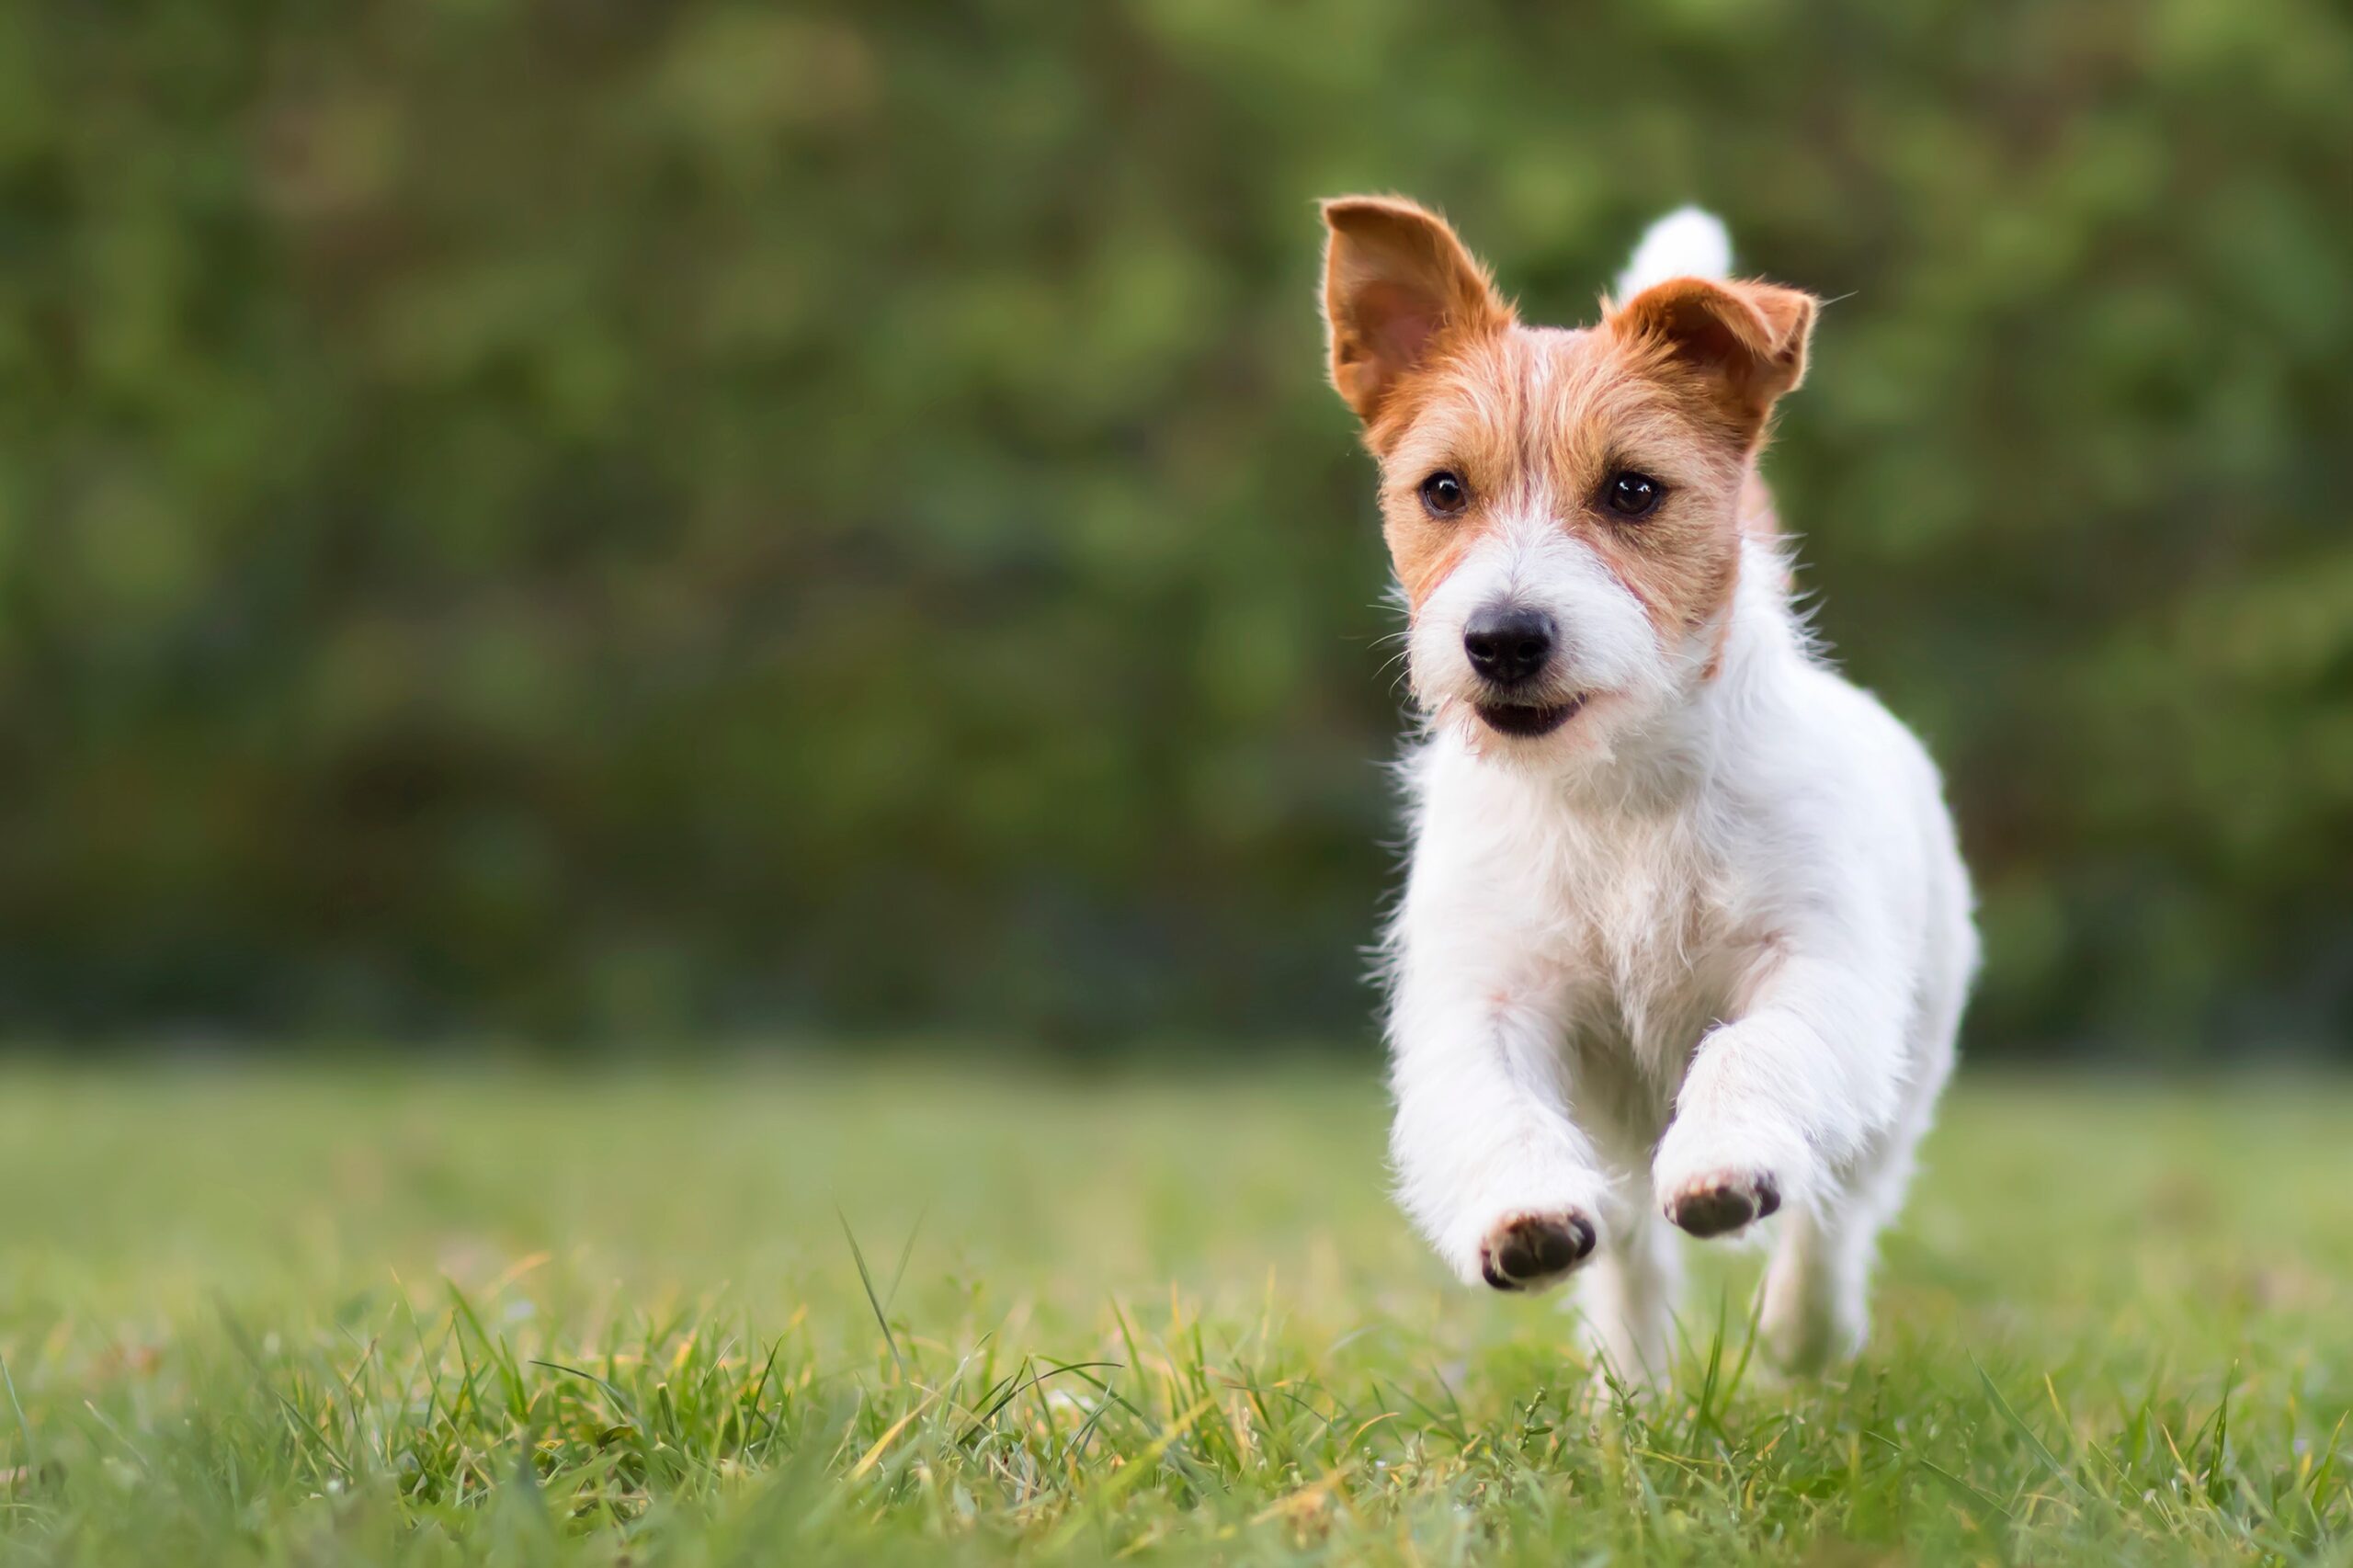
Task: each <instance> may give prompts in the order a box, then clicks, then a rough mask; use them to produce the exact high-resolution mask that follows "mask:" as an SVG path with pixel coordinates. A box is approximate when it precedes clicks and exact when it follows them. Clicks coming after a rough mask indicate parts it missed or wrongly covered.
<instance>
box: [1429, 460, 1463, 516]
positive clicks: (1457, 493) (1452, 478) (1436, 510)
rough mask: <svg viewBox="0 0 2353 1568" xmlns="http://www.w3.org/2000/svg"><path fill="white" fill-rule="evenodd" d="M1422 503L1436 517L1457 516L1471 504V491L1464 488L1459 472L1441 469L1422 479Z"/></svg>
mask: <svg viewBox="0 0 2353 1568" xmlns="http://www.w3.org/2000/svg"><path fill="white" fill-rule="evenodd" d="M1422 505H1423V506H1427V507H1428V508H1429V509H1430V516H1432V517H1457V516H1460V515H1461V511H1462V508H1463V507H1465V506H1469V505H1471V492H1469V491H1468V490H1465V489H1464V488H1462V480H1461V476H1460V475H1459V474H1455V473H1453V472H1449V471H1448V470H1446V469H1440V470H1438V472H1436V473H1434V474H1432V475H1430V476H1429V477H1428V478H1427V479H1425V480H1424V481H1422Z"/></svg>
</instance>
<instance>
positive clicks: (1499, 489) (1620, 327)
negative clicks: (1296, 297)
mask: <svg viewBox="0 0 2353 1568" xmlns="http://www.w3.org/2000/svg"><path fill="white" fill-rule="evenodd" d="M1324 222H1325V224H1326V225H1327V227H1328V230H1329V239H1328V244H1327V246H1326V250H1325V256H1324V324H1325V328H1326V331H1327V334H1328V337H1329V343H1330V349H1331V376H1332V383H1333V385H1334V386H1335V387H1336V388H1337V389H1338V391H1339V393H1340V396H1341V397H1342V398H1344V399H1345V400H1346V401H1347V403H1348V406H1349V407H1351V408H1353V409H1355V410H1356V412H1357V414H1358V416H1359V417H1360V418H1361V419H1362V420H1363V421H1364V430H1365V442H1366V445H1367V446H1369V447H1370V448H1371V449H1372V451H1373V454H1374V455H1375V456H1376V457H1377V458H1379V459H1380V461H1381V513H1382V516H1383V518H1384V532H1385V533H1386V535H1387V538H1388V541H1389V550H1390V554H1391V556H1392V559H1393V561H1394V563H1395V566H1396V573H1397V581H1398V584H1399V585H1400V586H1401V588H1402V589H1403V590H1404V598H1405V603H1406V607H1407V611H1408V614H1409V615H1410V617H1411V622H1412V625H1411V630H1410V632H1409V634H1408V644H1407V665H1408V667H1409V670H1410V673H1411V679H1412V684H1413V688H1414V691H1415V695H1416V697H1417V698H1418V699H1420V701H1421V703H1422V704H1423V706H1424V708H1425V709H1426V710H1427V711H1428V712H1429V713H1430V714H1431V716H1432V718H1433V720H1434V721H1435V722H1438V723H1440V724H1448V723H1461V724H1462V725H1463V726H1465V730H1464V733H1465V734H1466V735H1468V736H1469V737H1470V738H1471V740H1472V744H1473V745H1474V746H1476V747H1478V748H1479V749H1480V750H1482V751H1483V752H1487V753H1489V754H1491V755H1496V756H1505V757H1510V758H1515V759H1518V760H1522V761H1527V762H1540V761H1542V760H1544V759H1548V758H1549V759H1564V758H1567V757H1571V756H1607V755H1608V753H1609V751H1610V746H1611V737H1612V736H1613V735H1616V734H1619V733H1623V732H1624V731H1625V730H1627V729H1628V728H1630V727H1632V726H1638V725H1641V724H1643V723H1646V722H1650V721H1651V720H1653V719H1654V718H1656V717H1657V716H1659V715H1660V714H1661V713H1662V712H1664V711H1665V710H1667V709H1669V708H1671V707H1672V706H1674V705H1676V704H1677V703H1681V702H1687V701H1688V700H1690V699H1691V696H1692V694H1693V693H1694V692H1695V691H1697V690H1698V689H1699V686H1700V685H1701V683H1703V682H1704V681H1705V680H1707V679H1708V678H1709V677H1710V676H1711V674H1712V671H1713V668H1714V666H1715V665H1716V663H1717V657H1718V654H1719V653H1720V652H1721V649H1722V639H1723V637H1724V634H1725V631H1726V629H1727V627H1728V625H1729V622H1730V615H1731V608H1732V598H1733V588H1734V586H1735V585H1736V584H1737V582H1738V580H1739V575H1740V555H1741V538H1742V533H1743V528H1744V522H1745V521H1746V522H1747V523H1748V525H1749V526H1752V527H1753V526H1755V522H1756V519H1755V517H1745V514H1750V513H1756V512H1761V510H1762V508H1763V506H1764V501H1763V497H1762V493H1761V491H1758V490H1756V489H1755V488H1754V487H1753V486H1752V484H1751V483H1750V476H1751V473H1752V469H1753V460H1754V458H1755V455H1756V449H1757V447H1758V445H1759V444H1760V442H1761V441H1762V439H1763V437H1764V432H1765V427H1766V424H1767V422H1768V418H1769V416H1770V415H1771V413H1772V410H1773V404H1774V402H1775V400H1777V399H1778V398H1779V397H1780V395H1781V394H1782V393H1783V392H1788V391H1789V390H1790V388H1792V387H1794V386H1796V385H1797V383H1798V381H1799V379H1800V378H1801V377H1802V375H1803V374H1804V370H1805V356H1806V342H1807V338H1808V336H1809V335H1810V333H1811V331H1812V328H1813V315H1814V301H1813V298H1812V297H1811V296H1810V295H1807V294H1803V293H1800V292H1799V291H1797V290H1793V289H1783V288H1779V287H1776V286H1774V285H1772V284H1769V283H1755V282H1742V281H1731V280H1719V279H1710V278H1674V279H1671V280H1669V281H1666V282H1663V283H1659V284H1657V285H1655V286H1654V287H1652V288H1648V289H1645V290H1643V291H1642V292H1640V293H1638V294H1636V295H1634V296H1633V297H1632V298H1631V299H1629V300H1627V301H1624V302H1623V303H1612V302H1610V301H1604V304H1603V312H1602V319H1601V322H1600V324H1598V325H1597V326H1592V327H1586V328H1580V329H1575V330H1563V329H1558V328H1548V327H1529V326H1523V325H1522V324H1520V323H1519V321H1518V318H1517V317H1516V315H1515V314H1514V312H1513V311H1512V307H1511V305H1510V304H1509V302H1508V301H1506V300H1504V299H1503V298H1502V297H1501V296H1499V295H1498V294H1497V293H1496V292H1495V287H1494V285H1493V284H1492V283H1491V282H1490V281H1489V279H1488V276H1487V273H1486V270H1485V268H1483V267H1481V266H1480V264H1479V262H1478V261H1477V260H1476V259H1475V258H1474V257H1472V255H1471V254H1470V253H1469V252H1468V251H1466V250H1465V249H1464V248H1463V247H1462V244H1461V241H1459V240H1457V239H1456V238H1455V236H1454V231H1453V230H1451V229H1449V227H1448V226H1447V225H1446V223H1445V222H1444V221H1443V220H1442V219H1440V218H1438V216H1437V215H1436V214H1434V213H1432V212H1429V211H1427V210H1425V209H1423V208H1421V207H1418V206H1415V204H1413V203H1412V202H1409V201H1403V200H1396V199H1386V198H1377V197H1347V198H1344V199H1339V200H1336V201H1328V202H1326V203H1324Z"/></svg>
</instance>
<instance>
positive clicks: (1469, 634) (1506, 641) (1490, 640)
mask: <svg viewBox="0 0 2353 1568" xmlns="http://www.w3.org/2000/svg"><path fill="white" fill-rule="evenodd" d="M1462 651H1463V652H1464V653H1468V654H1470V655H1471V667H1472V669H1474V670H1476V671H1478V672H1479V674H1480V676H1482V677H1483V678H1485V679H1487V680H1490V681H1493V682H1494V683H1495V685H1497V686H1518V684H1519V683H1520V682H1522V681H1524V680H1527V679H1529V677H1531V676H1534V675H1535V674H1536V673H1537V672H1538V671H1540V670H1541V669H1542V668H1543V667H1544V664H1545V661H1546V660H1548V659H1550V658H1552V617H1551V616H1549V615H1546V614H1545V613H1544V612H1543V611H1542V610H1540V609H1528V608H1523V607H1521V606H1519V605H1489V606H1488V607H1487V608H1484V609H1482V610H1479V611H1477V612H1476V613H1474V614H1473V615H1472V617H1471V619H1470V622H1469V624H1467V625H1465V626H1464V627H1463V628H1462Z"/></svg>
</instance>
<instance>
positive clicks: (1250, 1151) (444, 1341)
mask: <svg viewBox="0 0 2353 1568" xmlns="http://www.w3.org/2000/svg"><path fill="white" fill-rule="evenodd" d="M1373 1076H1374V1074H1373V1071H1372V1069H1371V1068H1370V1066H1367V1067H1364V1068H1362V1069H1347V1068H1331V1067H1326V1068H1320V1069H1305V1068H1302V1069H1296V1070H1287V1071H1286V1070H1266V1071H1237V1070H1235V1069H1233V1068H1232V1067H1228V1066H1220V1067H1215V1068H1203V1069H1200V1070H1199V1071H1196V1072H1191V1073H1187V1074H1182V1075H1171V1076H1166V1077H1161V1078H1154V1079H1149V1080H1138V1079H1116V1080H1103V1081H1091V1082H1077V1081H1073V1080H1070V1079H1058V1078H1053V1077H1047V1076H1040V1075H1039V1074H1036V1073H1035V1072H1012V1073H1004V1072H998V1071H992V1070H989V1069H987V1068H984V1067H982V1066H979V1065H972V1064H967V1065H946V1064H943V1063H941V1062H937V1061H914V1060H894V1061H890V1062H880V1063H877V1064H874V1065H872V1066H870V1067H862V1068H856V1069H852V1068H833V1069H796V1070H784V1069H773V1070H751V1069H705V1070H699V1071H690V1072H688V1073H685V1074H677V1075H669V1074H654V1073H652V1072H650V1071H649V1072H641V1073H637V1074H624V1075H620V1076H559V1075H555V1074H532V1073H524V1072H460V1071H456V1070H435V1071H428V1072H423V1073H415V1074H390V1073H369V1072H350V1071H345V1072H326V1071H317V1072H299V1071H263V1070H257V1069H256V1070H234V1071H217V1070H216V1071H210V1072H207V1071H199V1070H195V1069H171V1068H158V1067H154V1066H152V1065H150V1066H140V1067H136V1068H124V1069H116V1070H110V1071H105V1070H91V1071H86V1072H68V1071H61V1070H54V1069H51V1070H41V1069H28V1068H17V1069H12V1070H10V1071H8V1072H6V1074H0V1193H5V1194H6V1199H5V1202H0V1270H5V1275H4V1276H0V1277H4V1278H5V1281H6V1284H5V1289H4V1290H0V1365H5V1370H6V1379H5V1386H0V1508H5V1513H4V1514H0V1561H24V1562H51V1561H73V1562H108V1563H114V1562H205V1563H241V1562H284V1563H325V1562H337V1563H340V1562H419V1563H444V1562H449V1563H458V1562H501V1563H535V1562H594V1563H608V1564H618V1563H621V1562H628V1563H631V1564H650V1563H670V1562H677V1563H698V1564H699V1563H711V1564H717V1563H732V1562H746V1563H749V1562H861V1563H862V1562H889V1561H898V1560H913V1561H920V1562H983V1561H995V1560H999V1559H1003V1558H1006V1557H1017V1558H1026V1559H1034V1560H1040V1561H1044V1560H1054V1561H1079V1562H1094V1561H1106V1560H1110V1559H1114V1558H1132V1559H1134V1560H1137V1561H1140V1562H1163V1561H1196V1560H1203V1559H1208V1560H1215V1561H1224V1562H1253V1563H1257V1562H1266V1563H1275V1562H1349V1563H1355V1562H1414V1563H1440V1562H1471V1561H1478V1562H1487V1561H1495V1562H1512V1561H1519V1562H1547V1563H1552V1562H1581V1561H1601V1560H1618V1559H1623V1560H1631V1561H1640V1562H1695V1563H1716V1562H1742V1561H1750V1560H1755V1561H1767V1562H1834V1563H1835V1562H1877V1561H1914V1562H1945V1561H1968V1562H2217V1561H2220V1562H2333V1563H2353V1483H2349V1482H2348V1469H2353V1422H2348V1421H2347V1409H2348V1407H2353V1182H2349V1181H2348V1179H2347V1178H2348V1176H2353V1156H2348V1153H2347V1131H2348V1129H2353V1086H2348V1085H2343V1084H2337V1083H2325V1082H2322V1083H2303V1084H2290V1085H2273V1086H2261V1085H2238V1086H2233V1087H2229V1088H2227V1089H2224V1088H2215V1087H2212V1086H2205V1087H2200V1088H2195V1089H2184V1088H2174V1089H2162V1088H2156V1087H2151V1086H2147V1085H2126V1086H2123V1087H2117V1086H2113V1085H2101V1084H2098V1083H2096V1082H2092V1081H2087V1080H2074V1081H2065V1082H2050V1083H2046V1082H2040V1081H2034V1080H2028V1079H2017V1080H2001V1079H1995V1080H1972V1081H1969V1082H1966V1083H1964V1085H1962V1086H1961V1089H1960V1090H1959V1091H1958V1092H1957V1093H1956V1095H1955V1096H1954V1097H1953V1099H1952V1100H1951V1102H1950V1104H1949V1112H1948V1115H1947V1117H1946V1119H1945V1123H1944V1125H1943V1127H1942V1128H1941V1129H1940V1130H1939V1131H1938V1134H1937V1136H1936V1139H1935V1141H1934V1142H1933V1143H1932V1144H1931V1146H1930V1150H1929V1166H1930V1169H1929V1171H1928V1174H1927V1176H1926V1178H1925V1179H1924V1181H1923V1183H1922V1186H1921V1187H1920V1189H1919V1192H1918V1194H1917V1196H1916V1198H1915V1202H1914V1204H1913V1206H1912V1208H1911V1210H1910V1211H1909V1213H1908V1214H1907V1216H1906V1219H1905V1221H1904V1225H1903V1227H1902V1228H1901V1230H1900V1231H1899V1233H1896V1234H1895V1235H1894V1236H1893V1237H1892V1238H1891V1239H1890V1241H1889V1244H1888V1245H1887V1248H1886V1255H1887V1260H1886V1267H1885V1269H1884V1274H1883V1288H1882V1289H1881V1292H1880V1297H1879V1301H1878V1304H1877V1313H1876V1322H1877V1337H1876V1339H1875V1340H1874V1342H1873V1344H1872V1346H1871V1348H1870V1350H1869V1351H1868V1352H1867V1353H1866V1355H1865V1358H1864V1359H1863V1361H1862V1362H1861V1364H1860V1365H1859V1366H1858V1367H1857V1368H1855V1369H1853V1370H1852V1371H1851V1372H1849V1373H1847V1374H1844V1375H1842V1376H1840V1377H1838V1378H1836V1379H1834V1380H1832V1381H1828V1382H1825V1383H1822V1384H1817V1385H1811V1386H1802V1387H1795V1388H1791V1387H1785V1386H1780V1385H1779V1384H1777V1383H1775V1382H1774V1381H1771V1380H1770V1379H1769V1378H1768V1377H1766V1376H1765V1375H1763V1372H1762V1369H1761V1368H1760V1366H1759V1365H1758V1364H1757V1363H1756V1361H1754V1360H1752V1358H1750V1356H1749V1347H1748V1322H1747V1318H1746V1303H1747V1301H1748V1292H1749V1290H1750V1289H1751V1287H1752V1285H1753V1283H1754V1280H1755V1277H1756V1267H1757V1261H1758V1260H1757V1258H1756V1255H1755V1254H1753V1253H1745V1254H1744V1253H1738V1252H1725V1251H1721V1250H1718V1251H1713V1252H1711V1253H1710V1254H1708V1255H1707V1256H1706V1257H1705V1260H1704V1263H1703V1266H1702V1267H1700V1269H1699V1273H1698V1276H1697V1280H1696V1283H1697V1290H1695V1294H1694V1301H1693V1306H1692V1311H1691V1312H1690V1313H1689V1314H1688V1321H1687V1330H1688V1337H1689V1340H1690V1345H1689V1354H1688V1362H1687V1365H1686V1366H1685V1368H1684V1369H1683V1372H1682V1375H1681V1378H1680V1380H1679V1381H1678V1383H1677V1388H1676V1390H1675V1392H1674V1394H1673V1396H1672V1397H1670V1398H1668V1399H1665V1400H1664V1401H1661V1402H1659V1403H1656V1404H1654V1405H1645V1406H1640V1407H1635V1408H1631V1409H1629V1408H1620V1407H1618V1406H1617V1405H1616V1404H1615V1403H1614V1402H1612V1401H1611V1400H1610V1399H1609V1398H1608V1396H1607V1395H1606V1394H1605V1395H1602V1396H1600V1397H1597V1396H1596V1395H1595V1394H1594V1393H1593V1392H1592V1390H1591V1385H1590V1384H1589V1383H1588V1382H1587V1381H1586V1379H1585V1377H1584V1374H1583V1369H1582V1368H1581V1367H1580V1365H1579V1364H1578V1362H1577V1360H1576V1358H1575V1355H1574V1351H1573V1349H1572V1348H1571V1347H1570V1343H1569V1336H1568V1332H1567V1331H1568V1324H1567V1322H1566V1320H1565V1318H1564V1316H1563V1312H1562V1310H1561V1308H1560V1307H1559V1306H1558V1305H1557V1303H1554V1302H1550V1301H1534V1302H1531V1301H1510V1300H1501V1299H1496V1298H1494V1297H1491V1296H1487V1295H1483V1294H1474V1293H1472V1292H1469V1291H1466V1290H1461V1289H1459V1288H1458V1287H1455V1286H1453V1285H1452V1284H1450V1283H1449V1282H1448V1281H1446V1280H1445V1279H1443V1278H1441V1277H1440V1275H1439V1273H1438V1269H1437V1267H1436V1266H1435V1264H1433V1263H1432V1262H1431V1261H1430V1260H1429V1259H1428V1258H1427V1256H1425V1255H1424V1253H1423V1251H1422V1249H1421V1248H1420V1246H1419V1245H1418V1244H1416V1243H1415V1242H1414V1240H1413V1239H1412V1238H1411V1237H1410V1236H1409V1235H1408V1234H1407V1233H1405V1231H1404V1226H1403V1224H1402V1222H1401V1221H1399V1220H1398V1219H1397V1218H1396V1216H1395V1215H1394V1214H1393V1213H1392V1210H1390V1208H1389V1207H1388V1205H1387V1203H1386V1201H1385V1199H1384V1198H1383V1195H1382V1193H1381V1165H1380V1157H1381V1122H1382V1106H1381V1099H1380V1097H1379V1095H1378V1093H1377V1091H1376V1088H1375V1086H1374V1083H1373Z"/></svg>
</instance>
